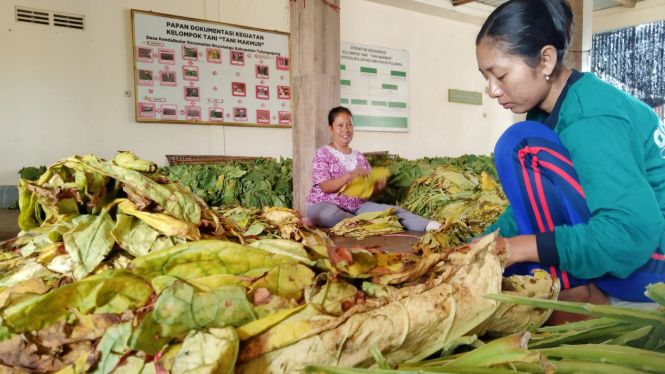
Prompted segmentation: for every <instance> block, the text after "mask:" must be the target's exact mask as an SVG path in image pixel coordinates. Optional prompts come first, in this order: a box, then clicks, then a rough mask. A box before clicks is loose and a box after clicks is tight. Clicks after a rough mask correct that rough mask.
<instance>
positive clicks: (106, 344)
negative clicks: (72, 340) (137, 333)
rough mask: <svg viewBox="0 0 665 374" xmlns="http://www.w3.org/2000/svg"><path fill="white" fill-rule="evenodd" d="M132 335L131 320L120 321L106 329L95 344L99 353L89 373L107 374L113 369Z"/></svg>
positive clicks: (127, 347)
mask: <svg viewBox="0 0 665 374" xmlns="http://www.w3.org/2000/svg"><path fill="white" fill-rule="evenodd" d="M131 335H132V324H131V322H126V323H121V324H119V325H115V326H112V327H110V328H109V329H108V330H106V333H105V334H104V336H102V339H101V340H100V341H99V344H98V345H97V351H98V352H99V354H100V358H99V362H98V363H97V367H96V368H95V370H93V371H92V372H91V374H108V373H110V372H111V371H113V369H115V367H116V365H118V362H120V358H122V356H123V355H124V354H125V352H126V351H127V349H129V346H128V344H127V343H128V341H129V337H130V336H131Z"/></svg>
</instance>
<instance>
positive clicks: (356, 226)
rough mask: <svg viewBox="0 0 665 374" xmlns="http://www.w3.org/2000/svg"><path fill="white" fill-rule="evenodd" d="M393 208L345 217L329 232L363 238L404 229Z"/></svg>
mask: <svg viewBox="0 0 665 374" xmlns="http://www.w3.org/2000/svg"><path fill="white" fill-rule="evenodd" d="M394 213H395V208H387V209H386V210H384V211H382V212H367V213H362V214H358V215H357V216H355V217H351V218H346V219H344V220H342V221H341V222H339V223H338V224H336V225H335V226H334V227H333V228H332V229H330V233H331V234H333V235H337V236H350V237H354V238H357V239H358V240H361V239H363V238H364V237H366V236H374V235H382V234H394V233H398V232H402V231H404V227H402V224H400V223H399V218H397V216H396V215H394Z"/></svg>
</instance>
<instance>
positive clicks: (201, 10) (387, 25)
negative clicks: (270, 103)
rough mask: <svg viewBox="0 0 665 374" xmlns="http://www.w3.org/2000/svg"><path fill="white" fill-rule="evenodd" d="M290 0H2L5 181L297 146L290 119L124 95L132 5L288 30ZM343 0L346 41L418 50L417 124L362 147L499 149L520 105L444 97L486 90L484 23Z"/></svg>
mask: <svg viewBox="0 0 665 374" xmlns="http://www.w3.org/2000/svg"><path fill="white" fill-rule="evenodd" d="M310 1H314V0H310ZM286 3H287V1H286V0H187V1H183V0H133V1H132V0H113V1H93V0H51V1H47V0H0V25H2V28H0V134H1V135H0V160H2V161H1V163H0V185H13V184H16V182H17V179H18V175H17V171H18V170H19V169H20V168H21V167H22V166H27V165H42V164H46V165H49V164H51V163H54V162H55V161H57V160H58V159H61V158H64V157H68V156H70V155H73V154H78V155H83V154H90V153H93V154H96V155H98V156H99V157H105V158H110V157H113V155H114V154H115V152H116V151H117V150H132V151H134V152H136V153H137V154H138V155H139V156H141V157H143V158H147V159H150V160H153V161H156V162H158V163H159V164H162V165H163V164H165V163H166V159H165V157H164V156H165V155H166V154H218V155H219V154H228V155H242V156H259V155H262V156H285V157H290V156H291V149H292V139H291V130H289V129H266V128H242V127H231V126H228V127H222V126H206V125H178V124H157V123H150V124H146V123H137V122H135V120H134V98H133V97H132V98H127V97H124V96H123V91H125V90H128V89H132V91H133V86H134V80H133V74H132V48H131V43H132V38H131V20H130V9H132V8H134V9H142V10H151V11H156V12H163V13H169V14H175V15H180V16H185V17H193V18H207V19H210V20H219V21H221V22H227V23H234V24H239V25H245V26H252V27H259V28H264V29H273V30H279V31H287V32H288V31H289V25H288V18H289V17H288V11H287V8H286ZM14 5H20V6H24V7H31V8H37V9H46V10H56V11H60V12H66V13H73V14H82V15H85V17H86V22H87V29H86V30H85V31H79V30H69V29H62V28H56V27H52V26H41V25H33V24H25V23H17V22H15V21H14ZM341 6H342V20H341V22H342V35H341V37H342V40H346V41H350V42H358V43H364V44H373V45H377V46H383V47H390V48H402V49H406V50H408V51H409V52H410V56H411V62H410V64H411V72H410V73H411V78H410V83H411V98H410V99H411V132H409V133H407V134H403V133H375V132H358V133H357V135H356V138H355V140H354V144H353V146H354V147H356V148H357V149H359V150H362V151H375V150H388V151H390V152H391V153H398V154H400V155H402V156H404V157H408V158H415V157H422V156H458V155H461V154H463V153H479V154H480V153H483V154H486V153H489V152H491V151H492V148H493V144H494V142H495V141H496V139H497V138H498V136H499V135H500V134H501V132H502V131H503V130H504V129H505V128H506V127H507V126H508V125H510V124H511V123H512V122H513V121H514V117H513V115H512V114H510V113H509V112H506V111H504V110H503V109H502V108H500V107H499V106H498V105H497V104H496V102H495V101H491V100H490V99H489V97H488V96H487V95H484V97H483V100H484V104H483V105H482V106H473V105H465V104H452V103H448V102H447V92H448V89H449V88H457V89H462V90H470V91H481V92H484V91H485V83H484V81H483V79H482V77H481V75H480V73H478V71H477V66H476V62H475V52H474V38H475V34H476V33H477V31H478V28H479V27H478V26H474V25H470V24H466V23H461V22H457V21H452V20H448V19H442V18H439V17H434V16H429V15H425V14H422V13H417V12H412V11H407V10H403V9H398V8H394V7H390V6H386V5H382V4H377V3H373V2H367V1H365V0H342V3H341ZM485 113H486V114H487V117H486V118H485V117H484V116H483V114H485ZM313 125H314V124H313ZM316 125H319V126H325V125H326V123H325V119H323V118H322V119H321V123H318V124H316Z"/></svg>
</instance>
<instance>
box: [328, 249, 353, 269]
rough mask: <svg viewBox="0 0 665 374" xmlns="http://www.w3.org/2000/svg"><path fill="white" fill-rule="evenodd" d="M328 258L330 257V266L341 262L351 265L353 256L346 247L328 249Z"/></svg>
mask: <svg viewBox="0 0 665 374" xmlns="http://www.w3.org/2000/svg"><path fill="white" fill-rule="evenodd" d="M328 256H329V257H330V264H331V265H332V266H335V265H336V264H337V263H338V262H341V261H346V263H347V264H348V265H351V264H353V256H352V255H351V252H350V251H349V250H348V249H346V247H337V248H335V247H328Z"/></svg>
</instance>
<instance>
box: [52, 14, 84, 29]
mask: <svg viewBox="0 0 665 374" xmlns="http://www.w3.org/2000/svg"><path fill="white" fill-rule="evenodd" d="M83 20H84V18H83V16H75V15H68V14H57V13H53V26H60V27H69V28H70V29H79V30H83V29H84V23H83Z"/></svg>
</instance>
